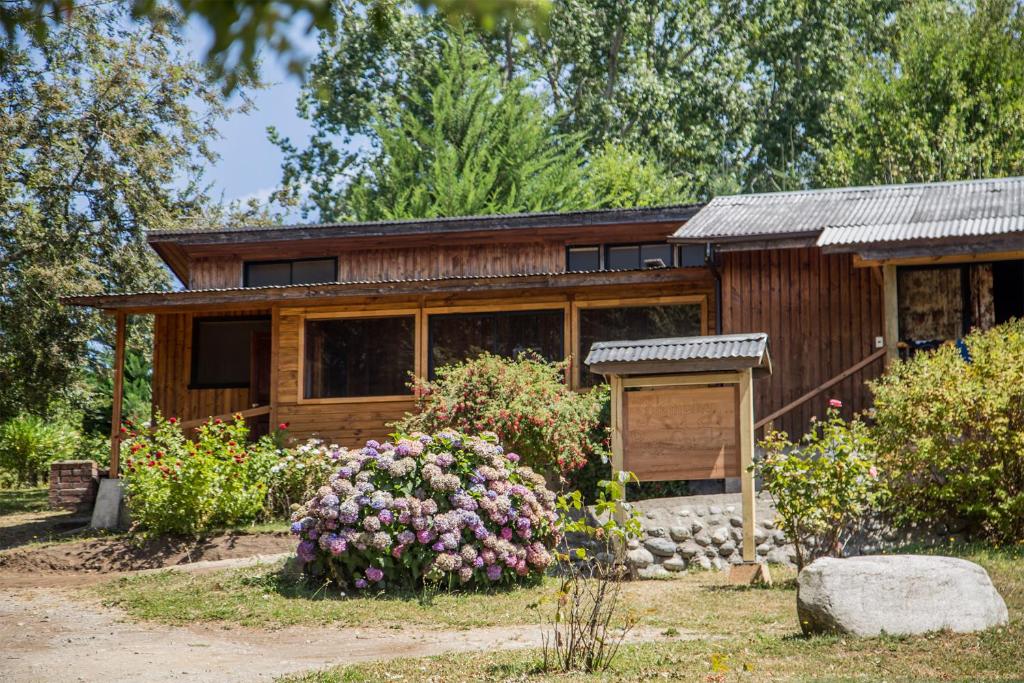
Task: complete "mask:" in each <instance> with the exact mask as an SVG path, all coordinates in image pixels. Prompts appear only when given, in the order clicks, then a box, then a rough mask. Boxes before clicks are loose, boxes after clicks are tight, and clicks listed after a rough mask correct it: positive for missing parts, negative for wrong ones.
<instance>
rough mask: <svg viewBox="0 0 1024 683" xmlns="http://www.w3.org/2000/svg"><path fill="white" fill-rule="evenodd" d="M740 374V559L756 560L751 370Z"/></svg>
mask: <svg viewBox="0 0 1024 683" xmlns="http://www.w3.org/2000/svg"><path fill="white" fill-rule="evenodd" d="M739 375H740V382H739V385H740V391H739V403H740V405H739V422H740V433H739V439H740V499H741V500H742V501H743V561H744V562H753V561H754V560H755V559H757V551H756V544H755V543H754V528H755V525H756V523H757V520H756V514H757V512H756V511H757V494H756V492H755V491H754V473H753V472H752V471H751V466H752V465H753V464H754V373H753V371H751V370H749V369H748V370H743V371H742V372H740V373H739Z"/></svg>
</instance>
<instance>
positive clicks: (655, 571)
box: [626, 491, 968, 578]
mask: <svg viewBox="0 0 1024 683" xmlns="http://www.w3.org/2000/svg"><path fill="white" fill-rule="evenodd" d="M632 505H633V506H634V507H635V508H636V509H637V510H638V511H639V513H640V522H641V524H642V525H643V536H642V538H640V539H638V540H634V541H631V542H630V544H629V548H628V550H627V553H626V560H627V562H628V563H629V564H630V565H631V566H632V568H633V569H634V570H635V571H636V573H637V575H638V576H640V577H641V578H658V577H664V576H668V575H669V573H671V572H680V571H684V570H686V569H725V568H727V567H728V566H729V565H730V564H739V563H740V562H742V561H743V549H742V545H743V543H742V540H743V506H742V504H741V501H740V495H739V494H738V493H724V494H717V495H706V496H684V497H680V498H654V499H651V500H644V501H638V502H636V503H632ZM775 516H776V512H775V505H774V504H773V503H772V500H771V496H769V495H768V494H767V493H766V492H764V491H762V492H760V493H758V495H757V512H756V517H755V520H756V523H757V524H756V527H755V529H754V541H755V542H756V543H757V558H758V560H762V561H765V562H768V563H770V564H781V565H786V566H794V564H795V561H796V549H795V548H794V547H793V544H792V543H789V542H787V540H786V536H785V534H783V533H782V531H781V530H779V529H777V528H776V525H775ZM966 540H968V539H967V537H966V536H965V535H964V534H963V533H962V530H961V529H960V528H959V527H956V526H955V525H953V526H950V525H947V524H936V525H933V526H930V527H925V526H911V527H909V528H905V529H895V528H893V527H891V526H890V525H888V524H886V523H885V522H884V521H883V520H880V519H873V520H868V522H867V523H866V524H865V525H864V530H863V531H861V532H860V533H858V534H857V535H856V536H855V537H854V538H852V539H851V540H850V542H849V543H847V545H846V549H845V554H846V555H848V556H852V555H871V554H877V553H880V552H884V551H889V550H894V549H897V548H901V547H905V546H907V545H908V544H912V543H914V544H922V545H926V546H934V545H942V544H947V543H962V542H964V541H966Z"/></svg>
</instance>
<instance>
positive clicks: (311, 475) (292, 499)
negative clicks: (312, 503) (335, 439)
mask: <svg viewBox="0 0 1024 683" xmlns="http://www.w3.org/2000/svg"><path fill="white" fill-rule="evenodd" d="M284 429H286V425H284V424H282V425H281V430H282V431H283V430H284ZM342 451H343V449H342V448H340V447H339V446H338V445H337V444H326V443H324V442H323V441H322V440H320V439H309V440H307V441H306V442H305V443H303V444H299V445H298V446H296V447H294V448H289V449H283V450H281V451H280V457H279V459H278V460H277V462H276V463H275V464H274V465H273V466H271V468H270V480H269V482H268V484H269V490H268V492H267V506H268V507H269V508H270V511H271V512H272V513H273V514H274V515H283V516H287V515H290V514H291V513H292V506H293V505H302V503H304V502H306V501H307V500H309V499H310V498H311V497H312V496H313V495H315V494H316V490H317V489H318V488H320V485H321V484H323V483H324V482H325V481H327V478H328V477H329V476H331V474H333V473H334V472H335V471H336V470H337V469H338V465H337V461H338V458H340V457H341V454H342Z"/></svg>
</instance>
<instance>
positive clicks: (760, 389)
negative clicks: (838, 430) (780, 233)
mask: <svg viewBox="0 0 1024 683" xmlns="http://www.w3.org/2000/svg"><path fill="white" fill-rule="evenodd" d="M721 270H722V328H723V329H722V332H723V333H725V334H730V333H738V332H767V333H768V335H769V346H770V353H771V356H772V365H773V367H774V373H773V374H772V376H771V377H769V378H765V379H759V380H755V382H754V391H755V406H754V410H755V419H756V417H757V416H763V415H767V414H768V413H771V412H773V411H775V410H778V409H779V408H782V407H783V406H785V405H786V404H787V403H789V402H791V401H793V400H795V399H797V398H798V397H800V396H801V395H802V394H804V393H806V392H808V391H811V390H812V389H815V388H817V387H818V386H820V385H821V384H823V383H824V382H825V381H827V380H829V379H830V378H832V377H834V376H836V375H838V374H839V373H841V372H842V371H844V370H846V369H847V368H849V367H850V366H852V365H854V364H856V363H857V362H858V361H860V360H862V359H864V358H865V357H867V356H868V355H870V354H871V353H873V352H874V350H875V348H874V340H875V337H876V336H882V335H883V330H882V288H881V285H880V284H879V283H878V282H876V281H875V280H874V279H873V278H872V277H871V272H870V269H869V268H854V267H853V261H852V257H851V256H849V255H841V254H831V255H830V254H822V253H821V250H819V249H816V248H805V249H780V250H770V251H753V252H733V253H727V254H723V256H722V268H721ZM881 370H882V362H881V361H878V362H877V363H874V364H872V365H870V366H868V367H867V368H865V369H864V370H862V371H861V372H858V373H856V374H854V375H852V376H851V377H849V378H847V379H846V380H844V381H843V382H841V383H840V384H838V385H837V386H835V387H833V388H832V389H830V390H829V391H827V392H825V393H823V394H821V395H820V396H818V397H816V398H812V399H811V400H810V401H808V402H807V403H805V404H804V405H803V406H801V407H799V408H796V409H794V410H793V411H791V412H790V413H788V414H787V415H785V416H783V417H782V418H780V419H779V420H778V421H777V422H776V425H775V426H776V427H777V428H780V429H784V430H786V431H787V432H789V433H790V435H791V436H793V437H796V436H798V435H800V434H803V433H804V432H805V431H806V430H807V427H808V423H809V421H810V418H811V416H812V415H814V416H819V417H820V416H821V415H823V414H824V409H825V406H826V404H827V401H828V399H829V398H838V399H840V400H842V401H843V403H844V411H845V412H846V413H847V414H850V413H852V412H854V411H862V410H864V409H866V408H868V407H869V406H870V393H869V392H868V390H867V388H866V387H865V386H864V382H865V380H867V379H870V378H873V377H876V376H877V375H878V374H879V373H880V372H881Z"/></svg>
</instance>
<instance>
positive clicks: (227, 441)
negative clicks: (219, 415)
mask: <svg viewBox="0 0 1024 683" xmlns="http://www.w3.org/2000/svg"><path fill="white" fill-rule="evenodd" d="M123 429H124V430H125V435H126V437H127V440H126V442H125V444H124V449H123V450H125V451H126V452H127V456H126V458H125V463H124V475H123V476H124V486H125V493H126V497H127V504H128V509H129V512H130V513H131V518H132V521H133V523H134V524H137V525H138V526H140V527H142V528H144V529H146V530H148V531H150V532H153V533H179V534H193V533H197V532H201V531H206V530H208V529H212V528H217V527H227V526H234V525H238V524H246V523H251V522H254V521H256V520H257V519H259V518H261V517H262V516H263V515H264V514H265V510H266V501H267V496H268V488H269V484H268V482H269V481H270V474H271V473H270V470H271V468H272V467H273V466H274V465H275V464H276V463H277V462H278V461H279V459H280V454H279V452H278V449H277V445H276V444H275V442H274V440H273V438H272V437H269V436H268V437H263V438H262V439H260V440H259V441H257V442H255V443H250V442H249V441H248V435H249V430H248V428H247V427H246V425H245V420H243V419H242V417H241V416H240V415H235V417H234V419H233V420H230V421H222V420H220V419H214V420H210V421H209V422H207V423H206V424H204V425H202V426H200V427H199V428H198V429H197V430H196V435H195V438H194V439H191V440H190V439H189V438H188V436H187V435H186V434H185V432H184V431H183V430H182V429H181V428H180V426H179V425H178V424H177V420H176V419H175V418H173V417H172V418H167V419H165V418H162V417H160V416H158V417H157V419H156V420H155V422H154V425H153V427H152V428H139V429H136V428H135V425H133V424H131V423H127V424H126V425H125V426H124V427H123Z"/></svg>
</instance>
